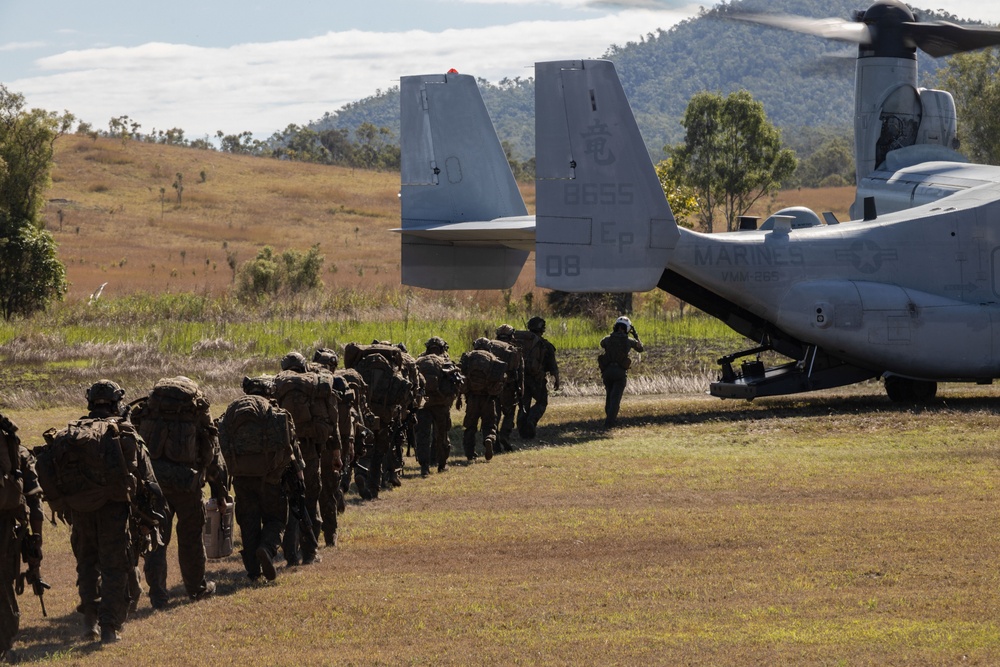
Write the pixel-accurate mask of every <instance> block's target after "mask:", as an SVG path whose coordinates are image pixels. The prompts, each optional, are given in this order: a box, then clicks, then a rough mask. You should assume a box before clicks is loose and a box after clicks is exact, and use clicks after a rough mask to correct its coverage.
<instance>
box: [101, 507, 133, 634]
mask: <svg viewBox="0 0 1000 667" xmlns="http://www.w3.org/2000/svg"><path fill="white" fill-rule="evenodd" d="M128 512H129V507H128V504H127V503H117V502H111V503H107V504H106V505H105V506H104V507H102V508H101V509H99V510H97V512H95V513H94V514H96V515H97V526H98V531H97V533H98V534H97V543H98V559H99V561H100V570H101V586H100V587H101V603H100V607H99V608H98V612H97V614H98V620H99V621H100V624H101V640H102V641H105V638H106V637H107V635H108V634H109V633H114V632H117V631H118V630H121V628H122V626H123V625H125V620H126V619H127V618H128V607H129V602H130V600H129V592H128V580H129V570H131V569H132V568H133V565H132V558H131V555H130V553H129V546H130V544H129V542H130V540H129V533H128Z"/></svg>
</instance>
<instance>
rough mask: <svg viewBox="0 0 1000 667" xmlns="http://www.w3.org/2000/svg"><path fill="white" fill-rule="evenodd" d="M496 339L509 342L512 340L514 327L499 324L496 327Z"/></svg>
mask: <svg viewBox="0 0 1000 667" xmlns="http://www.w3.org/2000/svg"><path fill="white" fill-rule="evenodd" d="M497 338H498V339H499V340H511V339H513V338H514V327H512V326H511V325H509V324H501V325H500V326H498V327H497Z"/></svg>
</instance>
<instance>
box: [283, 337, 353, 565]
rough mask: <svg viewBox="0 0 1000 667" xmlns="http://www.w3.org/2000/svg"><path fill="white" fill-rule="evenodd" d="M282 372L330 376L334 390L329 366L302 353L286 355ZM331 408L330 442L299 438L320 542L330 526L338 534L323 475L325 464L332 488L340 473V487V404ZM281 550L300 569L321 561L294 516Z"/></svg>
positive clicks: (333, 505) (311, 514) (308, 501)
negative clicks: (314, 361) (300, 564)
mask: <svg viewBox="0 0 1000 667" xmlns="http://www.w3.org/2000/svg"><path fill="white" fill-rule="evenodd" d="M281 370H282V371H293V372H295V373H306V372H313V373H317V374H325V375H327V376H329V382H330V386H331V387H332V386H333V374H332V373H330V372H329V371H327V369H326V367H325V366H322V365H319V364H308V363H306V360H305V357H303V356H302V355H301V354H299V353H298V352H291V353H289V354H287V355H285V357H284V358H283V359H282V360H281ZM327 408H328V409H332V410H334V414H332V415H330V417H331V423H330V424H329V426H330V427H332V433H331V434H330V436H329V437H328V438H327V439H325V440H324V441H323V442H320V441H318V440H317V439H316V438H312V437H303V436H301V435H299V436H297V437H296V440H297V441H298V447H299V451H300V452H301V454H302V461H303V463H304V468H303V470H302V474H303V481H304V483H305V497H306V498H305V499H306V511H307V512H308V514H309V523H310V524H312V530H313V537H314V538H316V539H318V538H319V536H320V534H321V532H322V526H323V525H324V524H328V525H327V529H328V530H330V531H331V533H332V534H333V533H336V530H337V508H336V502H335V501H333V500H332V494H324V493H323V483H324V475H323V474H322V472H321V469H322V468H323V467H324V461H325V466H326V467H327V468H328V470H327V472H326V475H325V477H326V480H325V481H328V482H330V483H331V484H332V482H333V479H332V478H333V474H334V471H336V473H337V477H338V479H337V482H338V483H339V481H340V480H339V476H340V466H341V458H340V433H339V429H338V419H337V414H336V409H337V408H336V402H335V401H334V402H332V403H331V404H330V405H328V406H327ZM328 450H329V451H328ZM321 499H324V500H329V502H324V503H323V505H324V506H321ZM321 512H322V514H321ZM281 550H282V552H283V553H284V554H285V561H286V562H287V563H288V565H298V564H299V563H303V564H305V565H309V564H311V563H314V562H316V561H318V560H319V556H317V554H316V551H315V549H314V547H313V544H312V541H311V540H308V539H305V538H304V536H303V535H302V533H301V528H300V525H299V521H298V519H296V518H295V517H294V515H292V514H291V513H289V516H288V522H287V524H286V526H285V537H284V539H283V540H282V549H281Z"/></svg>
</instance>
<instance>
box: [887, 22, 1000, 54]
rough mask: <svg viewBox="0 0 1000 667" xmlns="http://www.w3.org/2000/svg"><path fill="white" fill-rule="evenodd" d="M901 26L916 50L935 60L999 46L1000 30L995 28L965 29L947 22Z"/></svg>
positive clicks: (905, 24)
mask: <svg viewBox="0 0 1000 667" xmlns="http://www.w3.org/2000/svg"><path fill="white" fill-rule="evenodd" d="M903 25H904V26H905V28H906V33H907V36H908V37H909V38H910V39H911V40H912V41H913V43H914V44H915V45H916V46H917V48H919V49H920V50H922V51H924V52H926V53H927V54H928V55H931V56H933V57H935V58H940V57H942V56H950V55H952V54H953V53H962V52H963V51H975V50H976V49H985V48H989V47H991V46H1000V30H997V29H995V28H974V27H966V26H961V25H956V24H954V23H950V22H948V21H926V22H921V23H911V22H906V23H904V24H903Z"/></svg>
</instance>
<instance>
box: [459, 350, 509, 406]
mask: <svg viewBox="0 0 1000 667" xmlns="http://www.w3.org/2000/svg"><path fill="white" fill-rule="evenodd" d="M461 363H462V374H463V375H465V382H466V387H467V388H468V391H469V392H470V393H474V394H489V395H490V396H499V395H500V393H501V392H502V391H503V383H504V376H505V375H506V373H507V364H506V363H505V362H503V361H501V360H500V359H497V357H496V355H494V354H493V353H492V352H487V351H486V350H470V351H468V352H466V353H465V354H463V355H462V362H461Z"/></svg>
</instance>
